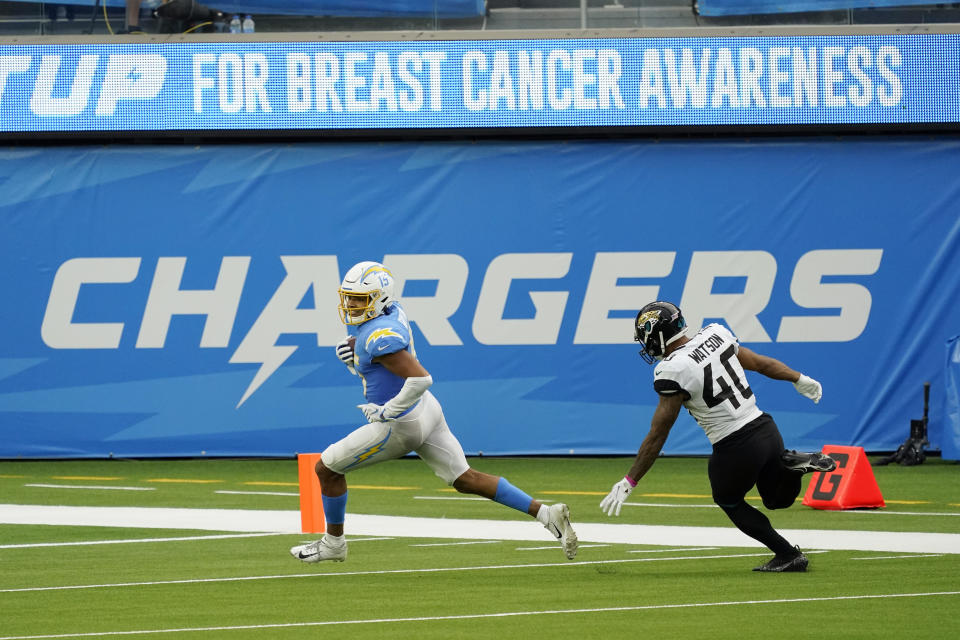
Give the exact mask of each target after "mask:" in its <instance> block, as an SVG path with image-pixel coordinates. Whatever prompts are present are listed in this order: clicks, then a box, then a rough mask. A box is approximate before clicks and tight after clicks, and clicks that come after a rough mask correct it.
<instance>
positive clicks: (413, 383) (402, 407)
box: [383, 374, 433, 418]
mask: <svg viewBox="0 0 960 640" xmlns="http://www.w3.org/2000/svg"><path fill="white" fill-rule="evenodd" d="M432 384H433V377H431V376H430V375H429V374H428V375H426V376H418V377H411V378H407V379H406V380H404V381H403V386H402V387H400V391H398V392H397V395H395V396H393V397H392V398H390V399H389V400H387V403H386V404H385V405H383V417H385V418H396V417H397V416H399V415H400V414H402V413H403V412H404V411H406V410H407V409H409V408H410V407H412V406H413V405H414V404H416V403H417V401H418V400H419V399H420V397H421V396H422V395H423V394H424V392H425V391H426V390H427V389H429V388H430V385H432Z"/></svg>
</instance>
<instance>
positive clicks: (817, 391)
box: [793, 373, 823, 404]
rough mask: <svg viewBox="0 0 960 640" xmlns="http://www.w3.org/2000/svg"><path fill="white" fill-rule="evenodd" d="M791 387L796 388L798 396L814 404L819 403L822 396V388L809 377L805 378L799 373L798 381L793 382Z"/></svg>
mask: <svg viewBox="0 0 960 640" xmlns="http://www.w3.org/2000/svg"><path fill="white" fill-rule="evenodd" d="M793 386H794V387H796V389H797V392H798V393H799V394H800V395H802V396H806V397H808V398H810V399H811V400H813V403H814V404H816V403H818V402H820V397H821V396H822V395H823V387H821V386H820V383H819V382H817V381H816V380H814V379H813V378H811V377H810V376H805V375H803V374H802V373H801V374H800V379H799V380H797V381H796V382H794V383H793Z"/></svg>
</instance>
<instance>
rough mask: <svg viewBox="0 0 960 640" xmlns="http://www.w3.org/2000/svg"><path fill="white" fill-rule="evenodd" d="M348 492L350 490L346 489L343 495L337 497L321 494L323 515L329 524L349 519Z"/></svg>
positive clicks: (340, 522)
mask: <svg viewBox="0 0 960 640" xmlns="http://www.w3.org/2000/svg"><path fill="white" fill-rule="evenodd" d="M347 493H349V492H348V491H345V492H344V493H343V495H342V496H337V497H336V498H331V497H330V496H328V495H324V494H322V493H321V494H320V499H321V501H322V502H323V517H324V519H325V520H326V521H327V524H343V521H344V520H346V519H347Z"/></svg>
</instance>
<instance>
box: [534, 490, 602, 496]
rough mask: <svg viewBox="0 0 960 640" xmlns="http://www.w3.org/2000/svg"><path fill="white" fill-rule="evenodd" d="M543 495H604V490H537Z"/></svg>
mask: <svg viewBox="0 0 960 640" xmlns="http://www.w3.org/2000/svg"><path fill="white" fill-rule="evenodd" d="M537 493H542V494H543V495H545V496H605V495H607V492H606V491H537Z"/></svg>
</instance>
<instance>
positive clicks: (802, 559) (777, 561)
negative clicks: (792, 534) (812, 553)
mask: <svg viewBox="0 0 960 640" xmlns="http://www.w3.org/2000/svg"><path fill="white" fill-rule="evenodd" d="M794 548H795V549H796V550H797V555H795V556H793V557H792V558H781V557H780V556H773V558H772V559H771V560H770V561H769V562H767V563H766V564H762V565H760V566H759V567H754V568H753V570H754V571H764V572H769V573H795V572H800V571H806V570H807V565H808V564H810V561H809V560H807V556H805V555H803V552H802V551H800V548H799V547H794Z"/></svg>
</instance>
